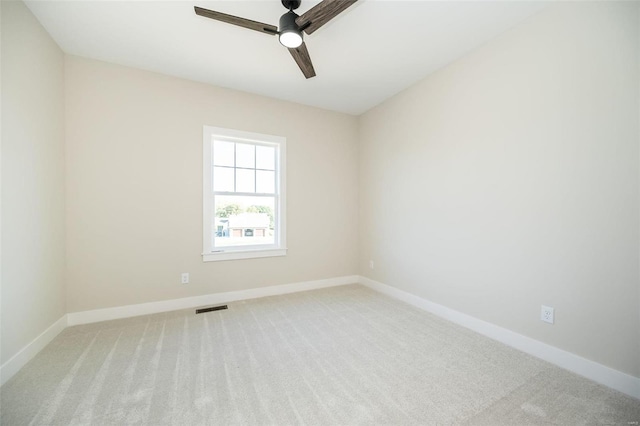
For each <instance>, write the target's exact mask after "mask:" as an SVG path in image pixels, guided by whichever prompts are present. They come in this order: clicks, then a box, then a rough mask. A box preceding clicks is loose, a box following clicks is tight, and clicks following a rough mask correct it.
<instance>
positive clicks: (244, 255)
mask: <svg viewBox="0 0 640 426" xmlns="http://www.w3.org/2000/svg"><path fill="white" fill-rule="evenodd" d="M286 255H287V249H286V248H285V249H282V248H279V249H267V250H245V251H223V252H217V253H203V254H202V261H203V262H217V261H221V260H239V259H256V258H260V257H275V256H286Z"/></svg>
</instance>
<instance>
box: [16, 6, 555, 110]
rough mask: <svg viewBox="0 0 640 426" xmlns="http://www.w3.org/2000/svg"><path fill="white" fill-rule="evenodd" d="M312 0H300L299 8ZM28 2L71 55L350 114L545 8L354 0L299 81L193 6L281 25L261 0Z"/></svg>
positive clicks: (257, 38)
mask: <svg viewBox="0 0 640 426" xmlns="http://www.w3.org/2000/svg"><path fill="white" fill-rule="evenodd" d="M318 2H319V1H318V0H303V1H302V6H300V8H299V9H298V10H297V11H296V12H297V13H298V14H302V13H304V12H305V11H306V10H308V9H310V8H311V7H312V6H314V5H315V4H317V3H318ZM26 3H27V6H28V7H29V8H30V9H31V11H32V12H33V13H34V14H35V15H36V17H37V18H38V19H39V20H40V22H41V23H42V25H43V26H44V27H45V28H46V29H47V31H48V32H49V33H50V34H51V36H52V37H53V38H54V39H55V40H56V42H57V43H58V44H59V45H60V47H61V48H62V49H63V50H64V51H65V52H66V53H69V54H72V55H78V56H84V57H88V58H94V59H99V60H103V61H108V62H113V63H117V64H122V65H127V66H131V67H136V68H141V69H145V70H150V71H155V72H159V73H163V74H168V75H172V76H176V77H181V78H186V79H190V80H195V81H200V82H205V83H210V84H214V85H217V86H222V87H228V88H233V89H238V90H242V91H246V92H251V93H257V94H260V95H265V96H269V97H273V98H278V99H284V100H288V101H293V102H297V103H301V104H306V105H312V106H316V107H321V108H326V109H330V110H334V111H340V112H345V113H349V114H361V113H363V112H364V111H366V110H368V109H370V108H372V107H373V106H375V105H377V104H379V103H380V102H382V101H384V100H385V99H387V98H388V97H390V96H392V95H394V94H396V93H398V92H399V91H401V90H403V89H405V88H407V87H409V86H410V85H411V84H413V83H415V82H417V81H419V80H420V79H422V78H423V77H425V76H426V75H428V74H430V73H432V72H433V71H435V70H437V69H439V68H441V67H443V66H444V65H446V64H447V63H450V62H452V61H454V60H455V59H457V58H459V57H461V56H462V55H464V54H465V53H467V52H469V51H470V50H472V49H474V48H475V47H477V46H480V45H482V44H483V43H485V42H487V41H488V40H490V39H491V38H493V37H495V36H496V35H498V34H500V33H502V32H504V31H505V30H507V29H508V28H510V27H512V26H514V25H516V24H517V23H519V22H521V21H522V20H523V19H525V18H527V17H528V16H530V15H532V14H534V13H536V12H537V11H539V10H540V9H541V8H543V7H544V5H545V4H544V3H543V2H539V1H538V2H529V1H465V2H461V1H451V0H449V1H416V0H414V1H395V0H386V1H382V0H360V1H358V2H357V3H356V4H355V5H354V6H351V7H350V8H349V9H347V10H346V11H345V12H343V13H342V14H341V15H339V16H338V17H336V18H335V19H334V20H332V21H331V22H329V23H328V24H327V25H325V26H324V27H322V28H321V29H320V30H318V31H317V32H315V33H314V34H312V35H311V36H306V37H305V41H306V44H307V47H308V49H309V54H310V56H311V59H312V61H313V64H314V67H315V69H316V73H317V76H316V77H314V78H311V79H309V80H306V79H305V78H304V76H303V75H302V73H301V72H300V70H299V69H298V66H297V65H296V63H295V62H294V61H293V58H291V55H290V54H289V52H288V51H287V50H286V49H285V48H284V47H283V46H281V45H280V44H279V43H278V40H277V37H274V36H269V35H266V34H262V33H259V32H256V31H251V30H248V29H244V28H240V27H236V26H233V25H229V24H226V23H223V22H219V21H214V20H211V19H207V18H203V17H201V16H197V15H196V14H195V13H194V12H193V6H195V5H197V6H200V7H204V8H207V9H213V10H217V11H220V12H224V13H228V14H232V15H237V16H242V17H245V18H248V19H252V20H255V21H260V22H265V23H269V24H273V25H276V26H277V25H278V19H279V17H280V15H282V14H283V13H284V12H286V10H285V9H284V7H283V6H282V4H281V3H280V1H279V0H262V1H239V0H233V1H228V0H227V1H193V0H189V1H144V0H136V1H114V0H107V1H88V0H75V1H59V0H44V1H42V0H41V1H34V0H27V1H26Z"/></svg>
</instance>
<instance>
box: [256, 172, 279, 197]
mask: <svg viewBox="0 0 640 426" xmlns="http://www.w3.org/2000/svg"><path fill="white" fill-rule="evenodd" d="M275 189H276V173H275V172H266V171H263V170H257V171H256V192H259V193H261V194H274V193H275V192H276V191H275Z"/></svg>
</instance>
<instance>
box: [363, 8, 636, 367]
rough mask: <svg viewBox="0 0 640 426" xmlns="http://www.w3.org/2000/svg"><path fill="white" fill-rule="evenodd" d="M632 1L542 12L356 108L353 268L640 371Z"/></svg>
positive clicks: (583, 353)
mask: <svg viewBox="0 0 640 426" xmlns="http://www.w3.org/2000/svg"><path fill="white" fill-rule="evenodd" d="M637 8H638V4H637V3H613V2H612V3H609V4H607V3H606V2H602V3H565V4H562V5H556V6H553V7H550V8H549V9H547V10H545V11H543V12H542V13H540V14H539V15H536V16H534V17H532V18H531V19H529V20H528V21H526V22H525V23H523V24H522V25H520V26H518V27H516V28H514V29H512V30H511V31H509V32H507V33H505V34H503V35H502V36H500V37H498V38H497V39H495V40H493V41H491V42H490V43H488V44H487V45H485V46H483V47H482V48H480V49H478V50H476V51H474V52H472V53H471V54H469V55H468V56H466V57H464V58H462V59H460V60H458V61H457V62H455V63H453V64H451V65H449V66H447V67H446V68H444V69H442V70H440V71H439V72H436V73H435V74H433V75H431V76H429V77H428V78H426V79H424V80H423V81H421V82H420V83H418V84H417V85H415V86H413V87H412V88H410V89H408V90H406V91H404V92H403V93H401V94H399V95H397V96H395V97H393V98H392V99H390V100H388V101H386V102H385V103H383V104H382V105H380V106H378V107H377V108H375V109H373V110H371V111H370V112H368V113H366V114H365V115H364V116H362V117H361V119H360V200H361V202H360V272H361V274H363V275H366V276H368V277H370V278H372V279H375V280H377V281H380V282H383V283H386V284H389V285H392V286H395V287H398V288H400V289H402V290H405V291H408V292H410V293H413V294H416V295H418V296H421V297H423V298H426V299H428V300H431V301H434V302H436V303H439V304H442V305H445V306H448V307H450V308H453V309H456V310H458V311H461V312H464V313H466V314H469V315H472V316H474V317H477V318H480V319H482V320H486V321H489V322H491V323H494V324H498V325H500V326H503V327H506V328H508V329H511V330H514V331H516V332H518V333H521V334H524V335H527V336H530V337H532V338H534V339H537V340H540V341H543V342H546V343H548V344H551V345H553V346H556V347H558V348H562V349H565V350H568V351H570V352H573V353H576V354H578V355H581V356H583V357H585V358H588V359H591V360H594V361H596V362H599V363H602V364H604V365H607V366H610V367H613V368H615V369H617V370H620V371H623V372H626V373H629V374H632V375H634V376H636V377H640V357H639V356H638V353H640V352H639V348H640V334H639V333H640V322H639V318H638V312H639V311H640V301H639V296H640V294H639V292H640V284H639V283H640V281H639V276H638V274H639V233H638V231H639V209H638V202H639V185H638V177H639V149H638V147H639V121H638V117H639V109H638V108H639V106H638V93H639V87H638V85H639V80H638V62H639V58H638V49H639V42H638V40H639V37H638V16H639V15H638V11H637ZM369 259H372V260H374V261H375V269H374V270H370V269H369V267H368V261H369ZM541 304H546V305H550V306H553V307H555V309H556V323H555V325H549V324H546V323H543V322H541V321H540V320H539V315H540V305H541Z"/></svg>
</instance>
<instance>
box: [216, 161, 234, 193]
mask: <svg viewBox="0 0 640 426" xmlns="http://www.w3.org/2000/svg"><path fill="white" fill-rule="evenodd" d="M233 170H234V169H232V168H230V167H214V168H213V190H214V191H226V192H233Z"/></svg>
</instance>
